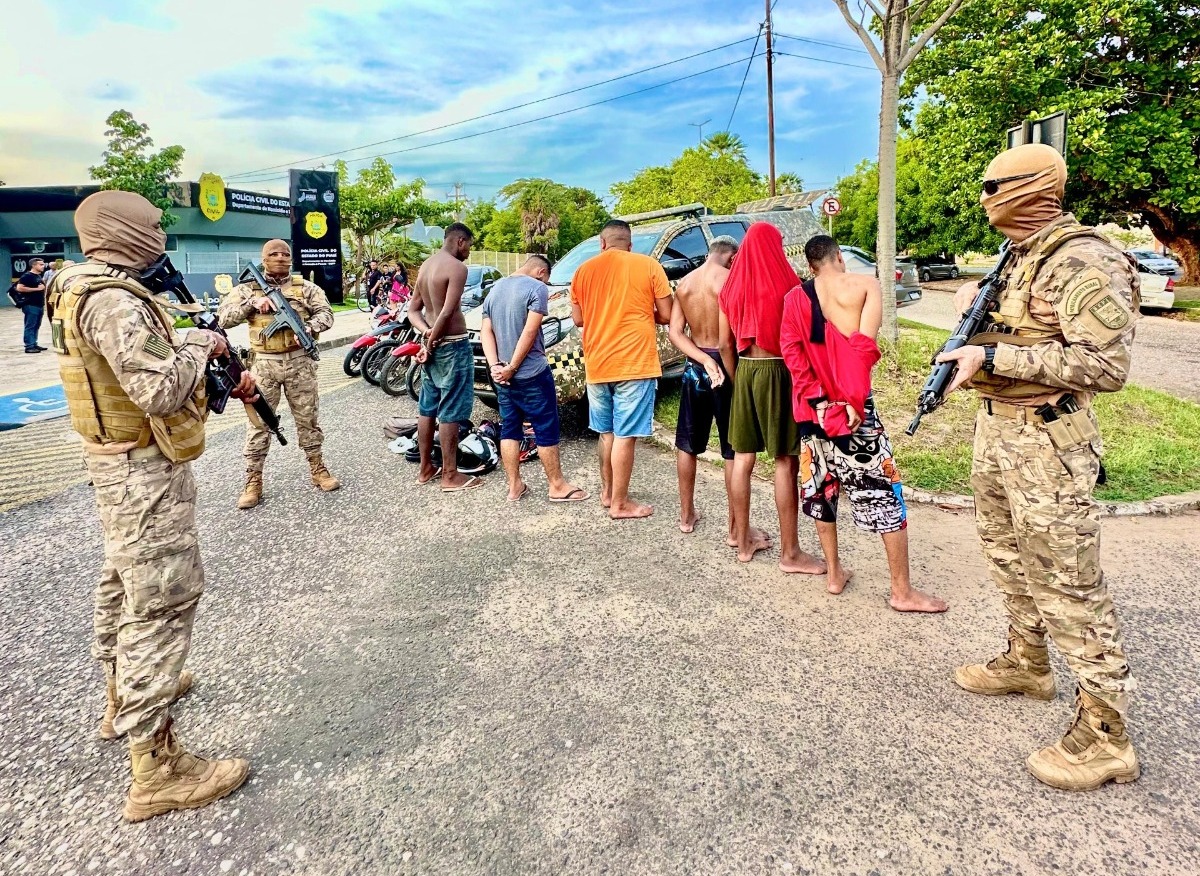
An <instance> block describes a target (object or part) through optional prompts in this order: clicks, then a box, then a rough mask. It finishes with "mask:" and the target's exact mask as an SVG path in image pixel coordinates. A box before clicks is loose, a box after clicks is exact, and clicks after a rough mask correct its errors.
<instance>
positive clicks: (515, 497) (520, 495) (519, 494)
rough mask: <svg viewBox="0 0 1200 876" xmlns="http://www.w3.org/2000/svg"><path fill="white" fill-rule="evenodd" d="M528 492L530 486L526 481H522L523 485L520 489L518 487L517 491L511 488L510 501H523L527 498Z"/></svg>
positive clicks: (509, 490) (509, 491) (509, 492)
mask: <svg viewBox="0 0 1200 876" xmlns="http://www.w3.org/2000/svg"><path fill="white" fill-rule="evenodd" d="M528 492H529V484H527V483H525V482H524V481H521V485H520V486H519V487H517V488H516V489H515V490H514V489H513V488H512V487H509V489H508V501H510V502H519V501H520V500H521V499H524V498H525V494H526V493H528Z"/></svg>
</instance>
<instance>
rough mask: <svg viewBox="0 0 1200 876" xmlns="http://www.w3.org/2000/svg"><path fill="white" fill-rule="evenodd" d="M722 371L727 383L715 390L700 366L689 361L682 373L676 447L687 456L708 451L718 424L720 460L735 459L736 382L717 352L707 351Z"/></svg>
mask: <svg viewBox="0 0 1200 876" xmlns="http://www.w3.org/2000/svg"><path fill="white" fill-rule="evenodd" d="M704 352H705V353H708V354H709V355H710V356H712V357H713V358H714V359H716V360H717V364H718V365H720V367H721V373H722V374H724V375H725V382H724V383H722V384H721V385H720V386H719V387H717V388H716V389H714V388H713V387H712V385H711V383H710V382H709V379H708V373H707V372H706V371H705V370H704V366H703V365H701V364H700V363H699V362H696V361H693V360H692V359H688V363H687V367H686V368H684V371H683V386H682V388H681V390H680V393H679V424H678V425H677V426H676V427H675V446H676V447H677V448H679V449H680V450H682V451H683V452H684V453H690V454H692V455H693V456H699V455H700V454H701V453H703V452H704V451H705V450H707V449H708V439H709V437H710V436H711V435H712V426H713V421H714V420H715V421H716V423H717V439H718V440H719V441H720V444H721V456H723V457H724V458H725V459H733V448H732V447H730V446H729V406H730V402H731V401H732V399H733V381H732V380H730V378H729V372H727V371H726V370H725V363H724V362H722V361H721V354H720V353H719V352H718V351H716V350H705V351H704Z"/></svg>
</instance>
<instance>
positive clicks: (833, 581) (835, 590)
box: [825, 566, 854, 596]
mask: <svg viewBox="0 0 1200 876" xmlns="http://www.w3.org/2000/svg"><path fill="white" fill-rule="evenodd" d="M853 577H854V572H853V571H852V570H850V569H847V568H846V567H845V566H838V567H837V568H836V569H832V570H830V572H829V580H828V581H827V582H826V584H825V589H826V590H827V591H828V592H829V593H832V594H833V595H834V596H837V595H838V594H839V593H841V592H842V591H843V590H845V589H846V584H848V583H849V581H850V579H851V578H853Z"/></svg>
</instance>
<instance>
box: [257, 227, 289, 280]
mask: <svg viewBox="0 0 1200 876" xmlns="http://www.w3.org/2000/svg"><path fill="white" fill-rule="evenodd" d="M281 246H282V247H283V248H284V249H286V250H287V251H288V253H289V255H290V254H291V252H292V245H291V244H290V243H288V242H287V241H286V240H281V239H279V238H278V237H277V238H275V239H274V240H268V241H267V242H266V243H264V244H263V248H262V260H263V272H264V273H265V274H267V275H268V276H272V277H286V276H288V275H289V274H290V273H291V267H292V264H291V262H288V266H287V268H285V269H284V271H283V272H282V273H280V274H274V273H272V272H271V269H270V268H268V267H267V253H269V252H271V251H272V250H275V249H277V248H279V247H281Z"/></svg>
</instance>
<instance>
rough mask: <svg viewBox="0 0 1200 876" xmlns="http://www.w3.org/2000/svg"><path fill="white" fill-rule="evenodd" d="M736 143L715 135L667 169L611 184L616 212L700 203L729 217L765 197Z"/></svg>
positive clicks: (658, 168)
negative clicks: (738, 208)
mask: <svg viewBox="0 0 1200 876" xmlns="http://www.w3.org/2000/svg"><path fill="white" fill-rule="evenodd" d="M714 140H716V141H717V142H716V144H715V145H714V143H713V141H714ZM732 141H736V142H732ZM740 143H741V141H740V139H739V138H736V137H733V136H732V135H729V134H728V132H725V131H719V132H718V133H716V134H714V135H713V136H712V137H709V138H708V139H707V140H705V141H704V142H703V143H701V144H700V145H699V146H693V147H690V148H688V149H684V150H683V152H682V154H680V156H679V157H678V158H676V159H675V160H674V161H672V162H671V163H670V164H669V165H666V166H665V167H663V166H656V167H647V168H643V169H642V170H640V171H638V173H637V174H636V175H635V176H634V177H633V178H632V179H629V180H625V181H624V182H618V183H614V184H613V185H612V188H611V189H610V191H611V192H612V193H613V195H615V196H616V198H617V205H616V212H617V213H618V214H630V213H644V212H647V211H649V210H662V209H665V208H667V207H678V206H680V205H682V204H694V203H701V204H704V205H705V206H706V207H708V208H709V209H711V210H714V211H715V212H717V213H732V212H733V211H734V210H736V209H737V205H738V204H740V203H742V202H744V201H753V200H757V199H758V198H765V197H766V196H767V186H766V183H765V182H764V181H763V178H762V176H761V175H759V174H758V173H756V172H755V171H754V170H753V169H752V168H751V167H750V164H749V162H748V161H747V160H746V155H745V147H744V146H741V147H740V149H739V148H738V145H739V144H740Z"/></svg>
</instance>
